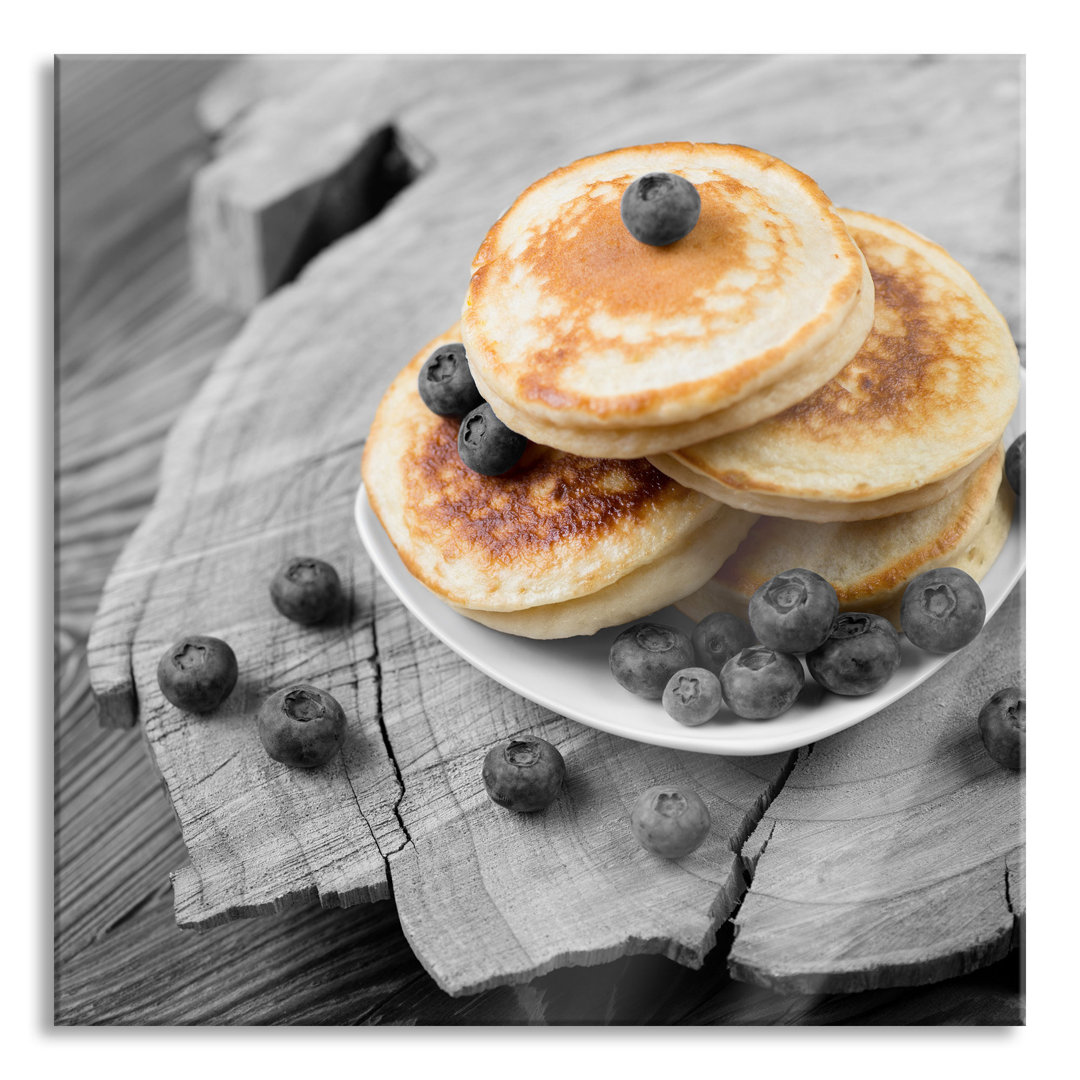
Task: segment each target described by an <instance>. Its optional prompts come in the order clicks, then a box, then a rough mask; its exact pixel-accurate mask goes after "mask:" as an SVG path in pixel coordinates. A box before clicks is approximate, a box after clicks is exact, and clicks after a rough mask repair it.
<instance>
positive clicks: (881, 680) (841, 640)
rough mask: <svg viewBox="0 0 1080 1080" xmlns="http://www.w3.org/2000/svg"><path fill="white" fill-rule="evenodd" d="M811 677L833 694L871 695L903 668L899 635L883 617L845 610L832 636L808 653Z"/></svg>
mask: <svg viewBox="0 0 1080 1080" xmlns="http://www.w3.org/2000/svg"><path fill="white" fill-rule="evenodd" d="M806 666H807V667H808V668H809V669H810V674H811V675H813V676H814V678H815V679H816V680H817V681H818V682H819V683H820V684H821V685H822V686H824V687H825V689H826V690H831V691H832V692H833V693H834V694H845V695H847V696H848V697H859V696H861V695H862V694H872V693H873V692H874V691H875V690H877V689H879V688H880V687H882V686H884V685H885V683H887V682H888V681H889V678H890V677H891V676H892V673H893V672H894V671H895V670H896V669H897V668H898V667H899V666H900V635H899V634H898V633H897V632H896V631H895V630H894V629H893V625H892V623H891V622H889V620H888V619H883V618H882V617H881V616H880V615H864V614H863V613H862V612H855V611H845V612H844V613H843V614H842V615H837V616H836V618H835V619H833V624H832V629H830V630H829V636H828V637H827V638H826V639H825V640H824V641H823V642H822V643H821V644H820V645H819V646H818V647H817V648H816V649H814V650H813V651H812V652H808V653H807V654H806Z"/></svg>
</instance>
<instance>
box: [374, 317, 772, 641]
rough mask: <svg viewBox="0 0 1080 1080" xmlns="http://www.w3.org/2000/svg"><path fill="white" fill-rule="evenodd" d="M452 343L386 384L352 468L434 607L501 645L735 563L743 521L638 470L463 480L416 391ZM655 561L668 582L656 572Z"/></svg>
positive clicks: (613, 616)
mask: <svg viewBox="0 0 1080 1080" xmlns="http://www.w3.org/2000/svg"><path fill="white" fill-rule="evenodd" d="M459 332H460V328H459V327H457V326H455V327H453V328H452V329H451V330H450V331H449V332H448V333H447V334H445V335H443V336H442V337H440V338H437V339H436V340H435V341H432V342H430V343H429V344H428V345H427V346H425V348H424V349H423V350H421V352H420V353H418V354H417V355H416V356H415V357H414V358H413V360H412V362H411V363H410V364H409V365H408V366H407V367H406V368H405V369H404V370H403V371H402V372H401V373H400V374H399V375H398V376H397V378H396V379H395V380H394V381H393V383H392V384H391V386H390V388H389V389H388V390H387V392H386V395H385V396H384V398H383V400H382V402H381V403H380V405H379V408H378V411H377V413H376V417H375V422H374V423H373V425H372V428H371V432H370V434H369V436H368V441H367V445H366V446H365V449H364V458H363V478H364V484H365V487H366V489H367V494H368V498H369V500H370V502H371V505H372V508H373V509H374V511H375V513H376V515H377V516H378V518H379V520H380V521H381V523H382V525H383V528H384V529H385V530H386V532H387V535H388V536H389V537H390V540H391V541H392V542H393V544H394V547H395V548H396V550H397V552H398V554H399V555H400V556H401V559H402V561H403V562H404V564H405V565H406V566H407V567H408V569H409V571H410V572H411V573H412V574H413V576H414V577H415V578H417V580H419V581H420V582H422V583H423V584H424V585H425V586H426V587H427V588H428V589H430V590H431V591H432V592H433V593H435V594H436V595H437V596H439V597H441V598H442V599H443V600H445V601H447V602H449V603H451V604H452V605H454V606H455V607H457V608H458V609H459V610H462V611H463V613H464V614H472V613H474V612H475V613H477V614H478V617H479V615H481V614H482V613H485V612H486V613H500V614H502V615H504V616H507V617H505V618H503V619H501V620H496V621H497V622H498V624H499V625H500V628H501V629H507V630H509V631H510V632H512V633H522V634H526V635H528V636H570V635H572V634H575V633H592V632H593V631H595V630H596V629H598V628H599V626H601V625H614V624H616V623H619V622H623V621H626V620H627V619H630V618H635V617H638V616H640V615H646V614H650V613H651V612H653V611H655V610H657V609H658V608H661V607H664V606H665V605H667V604H669V603H672V602H673V601H675V600H677V599H679V598H681V597H682V596H685V595H686V594H687V593H689V592H692V591H693V590H694V589H696V588H697V587H698V586H699V585H701V584H702V583H703V582H704V581H705V580H707V578H708V577H709V576H710V575H711V574H712V573H714V572H715V571H716V569H717V568H718V567H719V566H720V565H721V563H723V561H724V559H726V558H727V557H728V555H730V554H731V552H733V551H734V550H735V548H736V546H737V545H738V543H739V541H740V540H741V539H742V537H743V536H745V534H746V531H747V529H748V528H749V527H750V525H751V524H752V523H753V520H754V519H753V516H752V515H748V514H744V513H741V512H738V511H731V510H730V509H728V508H726V507H722V506H721V505H720V504H719V503H717V502H715V501H714V500H712V499H709V498H708V497H707V496H704V495H702V494H700V493H699V492H695V491H690V490H689V489H687V488H684V487H682V486H681V485H680V484H678V483H676V482H675V481H673V480H671V479H670V477H667V476H665V475H664V474H663V473H661V472H659V471H658V470H657V469H655V468H654V467H653V466H652V465H650V464H649V463H648V462H647V461H645V460H644V459H637V460H632V461H621V460H606V459H590V458H581V457H576V456H574V455H571V454H567V453H565V452H563V451H559V450H553V449H550V448H547V447H541V446H536V445H532V446H530V448H529V450H528V451H527V452H526V455H525V457H524V458H523V459H522V463H521V464H520V465H519V466H517V467H516V468H515V469H513V470H511V471H510V472H509V473H507V474H505V475H503V476H497V477H487V476H481V475H480V474H479V473H475V472H473V471H472V470H471V469H469V468H468V467H466V466H465V465H464V464H463V463H462V461H461V459H460V457H459V455H458V450H457V434H458V426H459V421H457V420H456V419H452V418H446V417H439V416H436V415H435V414H434V413H432V412H430V411H429V410H428V409H427V407H426V406H425V405H424V403H423V401H422V400H421V398H420V395H419V392H418V390H417V377H418V375H419V371H420V368H421V367H422V366H423V363H424V361H425V360H426V359H427V357H428V356H429V355H430V354H431V352H432V351H433V350H434V349H435V348H436V347H438V346H439V345H441V344H444V343H446V342H449V341H457V340H460V338H459V336H458V335H459ZM665 559H669V560H673V562H672V564H671V565H669V568H668V572H665V573H660V572H656V568H657V567H658V566H659V564H660V563H661V561H662V560H665ZM562 605H573V606H568V607H566V608H563V607H562ZM526 614H529V615H531V616H532V617H531V618H525V617H524V615H526ZM510 615H514V616H516V617H515V618H509V617H508V616H510ZM605 620H610V621H605ZM488 621H491V620H490V619H489V620H488Z"/></svg>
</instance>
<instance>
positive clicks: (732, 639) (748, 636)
mask: <svg viewBox="0 0 1080 1080" xmlns="http://www.w3.org/2000/svg"><path fill="white" fill-rule="evenodd" d="M690 640H691V641H692V642H693V645H694V659H695V660H696V661H697V664H698V667H703V668H706V669H707V670H709V671H711V672H712V673H713V674H714V675H716V676H718V677H719V675H720V672H721V670H722V669H723V666H724V665H725V664H726V663H727V662H728V661H729V660H730V659H731V658H732V657H733V656H734V655H735V654H736V653H737V652H739V650H740V649H745V648H747V647H748V646H750V645H753V644H755V642H754V632H753V630H751V629H750V626H749V624H748V623H746V622H745V621H744V620H743V619H740V618H738V617H737V616H735V615H729V614H728V613H727V612H724V611H716V612H713V614H712V615H706V616H705V618H704V619H702V620H701V622H699V623H698V624H697V626H695V627H694V632H693V633H692V634H691V635H690Z"/></svg>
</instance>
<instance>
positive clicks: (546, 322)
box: [462, 143, 869, 454]
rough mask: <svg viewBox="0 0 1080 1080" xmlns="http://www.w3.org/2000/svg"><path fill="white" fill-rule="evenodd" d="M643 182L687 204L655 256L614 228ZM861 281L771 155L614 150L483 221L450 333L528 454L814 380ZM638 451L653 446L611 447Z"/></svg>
mask: <svg viewBox="0 0 1080 1080" xmlns="http://www.w3.org/2000/svg"><path fill="white" fill-rule="evenodd" d="M652 171H666V172H672V173H677V174H678V175H681V176H683V177H685V178H686V179H688V180H690V181H691V182H692V183H693V184H694V185H695V187H696V188H697V190H698V193H699V195H700V196H701V202H702V207H701V216H700V218H699V220H698V223H697V225H696V226H695V228H694V229H693V230H692V231H691V232H690V233H689V234H688V235H687V236H686V237H684V238H683V239H682V240H679V241H677V242H675V243H673V244H670V245H668V246H666V247H653V246H650V245H648V244H643V243H640V242H639V241H637V240H635V239H634V238H633V236H631V235H630V233H629V231H628V230H627V229H626V227H625V225H624V224H623V222H622V219H621V216H620V200H621V198H622V194H623V192H624V191H625V189H626V187H627V186H629V184H630V183H631V182H632V181H633V180H634V179H635V178H636V177H638V176H640V175H642V174H644V173H647V172H652ZM864 272H865V268H864V263H863V260H862V256H861V254H860V252H859V250H858V248H857V247H856V245H855V244H854V243H853V242H852V240H851V237H850V236H849V235H848V233H847V230H846V229H845V227H844V225H843V222H842V221H841V220H840V218H839V217H838V215H837V214H836V213H835V212H834V210H833V208H832V205H831V203H830V202H829V200H828V199H827V198H826V196H825V195H824V194H823V193H822V191H821V190H820V188H818V187H817V185H816V184H815V183H814V182H813V181H812V180H810V178H809V177H806V176H804V175H803V174H802V173H799V172H797V171H796V170H794V169H792V168H791V167H790V166H788V165H786V164H784V163H783V162H781V161H779V160H778V159H776V158H773V157H770V156H769V155H767V154H763V153H761V152H759V151H756V150H750V149H747V148H745V147H737V146H720V145H712V144H694V143H663V144H657V145H654V146H643V147H629V148H626V149H623V150H616V151H611V152H610V153H607V154H601V155H598V156H596V157H591V158H585V159H583V160H581V161H578V162H575V163H574V164H572V165H570V166H567V167H566V168H563V169H559V170H556V171H555V172H554V173H552V174H551V175H549V176H547V177H545V178H544V179H543V180H540V181H538V182H537V183H536V184H533V185H532V186H531V187H530V188H528V189H527V190H526V191H525V192H524V193H523V194H522V195H521V196H520V197H519V198H518V200H517V201H516V202H515V203H514V204H513V206H512V207H511V208H510V209H509V210H508V211H507V212H506V214H504V215H503V217H502V218H500V220H499V221H498V222H497V223H496V224H495V226H494V227H493V228H492V229H491V231H490V232H489V234H488V236H487V238H486V239H485V241H484V243H483V244H482V246H481V247H480V250H479V251H478V253H477V255H476V258H475V260H474V262H473V274H472V279H471V282H470V286H469V293H468V296H467V298H466V302H465V307H464V311H463V315H462V335H463V341H464V344H465V347H466V350H467V352H468V355H469V360H470V363H471V365H472V367H473V371H474V375H475V376H476V378H477V385H478V386H480V387H481V390H482V391H483V392H485V393H486V394H487V395H488V396H489V400H491V402H492V405H493V407H494V408H496V409H498V407H499V404H500V403H501V405H502V406H503V407H504V411H506V410H507V409H509V410H514V411H516V412H518V413H521V414H524V415H525V416H526V417H528V418H529V419H531V420H532V421H534V422H536V423H537V424H540V425H542V428H541V429H539V430H538V434H539V433H540V431H542V433H543V434H542V437H543V440H544V441H545V442H546V443H548V444H551V445H564V444H563V443H561V442H560V441H559V440H560V439H561V438H562V436H561V432H563V431H567V432H570V436H568V438H570V439H571V440H572V436H573V432H575V431H577V430H586V431H589V432H592V433H594V435H602V433H603V432H604V431H607V430H612V431H619V430H621V431H622V432H623V435H622V437H623V438H625V432H626V430H627V429H635V428H639V429H645V433H644V434H643V435H642V436H641V437H642V438H643V439H644V438H646V437H652V438H654V439H655V438H656V436H657V435H659V434H661V433H662V430H663V429H664V428H667V427H669V426H671V425H683V424H688V423H691V422H693V421H697V420H700V419H701V418H703V417H706V416H708V415H709V414H713V413H716V412H718V411H719V410H724V409H729V408H731V407H732V406H735V405H737V404H739V403H740V402H745V403H746V406H747V408H749V407H750V403H751V402H752V400H753V399H754V398H755V397H756V396H758V395H760V394H761V393H762V392H763V391H764V390H765V389H766V388H768V387H770V386H773V385H775V384H778V380H780V379H781V378H784V377H786V376H792V377H795V376H796V375H798V374H799V373H802V374H803V375H804V376H805V374H806V372H807V371H810V370H813V369H815V368H816V369H817V370H818V372H819V381H818V382H817V385H821V383H822V382H824V381H825V380H826V379H828V378H829V371H835V370H837V369H838V367H839V366H841V363H842V361H843V359H844V357H843V356H837V355H835V353H833V354H830V365H827V367H828V370H822V364H823V361H822V355H823V352H825V351H827V350H828V347H829V345H830V342H832V341H833V339H834V338H835V337H836V335H837V334H838V333H839V331H840V330H841V328H842V327H843V326H844V324H845V322H846V321H847V320H848V318H849V316H850V315H851V314H852V313H853V311H854V310H855V309H856V307H857V306H858V304H859V302H860V298H861V299H862V301H863V304H864V317H865V318H866V319H868V318H869V311H868V297H867V296H866V287H867V282H865V281H864ZM849 329H850V327H849ZM849 336H850V335H849ZM857 344H858V342H857V341H856V342H854V343H853V344H852V345H851V347H850V354H853V352H854V349H855V348H856V347H857ZM850 354H849V355H850ZM805 390H806V388H805V387H804V392H805ZM778 407H780V406H779V405H774V411H775V408H778ZM760 415H768V413H763V414H760ZM758 418H759V415H758V414H754V413H753V412H751V413H750V414H748V415H746V416H745V417H744V422H746V423H752V422H754V421H755V420H756V419H758ZM648 429H652V431H651V433H650V432H649V431H648ZM657 429H659V431H658V430H657ZM709 430H715V429H709ZM670 437H671V433H670V432H667V433H666V437H665V438H664V439H663V440H662V444H663V445H671V444H670ZM592 445H594V446H595V445H597V444H595V443H593V444H592ZM642 445H645V446H646V447H648V446H649V445H653V446H656V445H661V443H657V442H654V443H652V444H649V443H644V444H641V445H638V446H634V447H631V448H629V449H625V448H624V449H623V450H622V451H621V452H622V453H625V454H631V453H639V452H641V446H642ZM618 449H619V448H618V447H617V446H615V445H613V447H612V448H611V450H610V452H611V453H615V452H617V451H618Z"/></svg>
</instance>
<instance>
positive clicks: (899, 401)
mask: <svg viewBox="0 0 1080 1080" xmlns="http://www.w3.org/2000/svg"><path fill="white" fill-rule="evenodd" d="M841 215H842V216H843V219H844V221H845V222H846V224H847V226H848V229H849V230H850V232H851V234H852V236H854V238H855V240H856V241H857V242H858V244H859V246H860V247H861V248H862V250H863V253H864V255H865V256H866V261H867V264H868V265H869V267H870V271H871V273H872V274H873V277H874V288H875V294H876V308H875V314H874V326H873V330H872V331H871V333H870V336H869V337H868V338H867V339H866V342H865V343H864V344H863V346H862V348H861V349H860V350H859V352H858V354H857V355H856V356H855V358H854V359H853V360H852V361H851V362H850V363H849V364H848V365H847V366H846V367H845V368H844V369H843V370H842V371H841V372H840V374H839V375H837V376H836V377H835V378H833V379H832V380H831V381H830V382H828V383H827V384H826V385H825V386H823V387H821V389H819V390H817V391H816V392H814V393H812V394H810V395H809V396H808V397H806V398H805V399H804V400H802V401H800V402H799V403H798V404H796V405H793V406H791V407H789V408H788V409H786V410H785V411H784V412H782V413H780V414H779V415H777V416H774V417H772V418H771V419H769V420H766V421H763V422H762V423H759V424H755V425H754V426H753V427H750V428H746V429H744V430H741V431H736V432H733V433H731V434H728V435H724V436H721V437H720V438H717V439H711V440H708V441H706V442H702V443H699V444H696V445H693V446H688V447H684V448H682V449H680V450H676V451H672V452H671V453H669V454H662V455H656V456H651V460H652V461H653V463H654V464H655V465H657V466H658V467H659V468H661V469H663V470H664V471H665V472H667V473H668V474H669V475H671V476H673V477H675V478H676V479H678V480H679V481H681V482H682V483H684V484H687V485H689V486H693V487H695V488H697V489H699V490H700V491H702V492H704V493H706V494H709V495H711V496H712V497H713V498H716V499H719V500H721V501H723V502H726V503H727V504H728V505H731V506H737V507H740V508H741V509H745V510H751V511H754V512H757V513H764V514H773V515H777V516H784V517H791V518H799V519H803V520H808V521H853V520H864V519H867V518H874V517H882V516H886V515H889V514H895V513H898V512H902V511H907V510H912V509H916V508H918V507H919V506H925V505H928V504H930V503H932V502H934V501H936V500H938V499H940V498H941V497H943V495H945V494H947V493H948V492H949V491H955V490H956V489H957V488H958V487H959V486H960V484H961V483H962V482H963V480H964V479H965V478H966V476H968V475H970V474H971V472H972V471H973V470H974V469H975V468H977V467H978V464H979V463H980V462H981V461H982V460H985V459H986V458H987V457H988V456H989V455H990V454H991V453H992V452H993V449H994V447H995V446H996V445H997V443H998V441H999V440H1000V439H1001V436H1002V433H1003V432H1004V430H1005V425H1006V423H1007V422H1008V420H1009V417H1010V416H1011V415H1012V412H1013V410H1014V409H1015V407H1016V402H1017V398H1018V394H1019V386H1020V368H1019V359H1018V357H1017V354H1016V346H1015V345H1014V343H1013V340H1012V335H1011V333H1010V332H1009V328H1008V325H1007V324H1006V322H1005V320H1004V319H1003V318H1002V316H1001V314H1000V313H999V312H998V311H997V309H996V308H995V307H994V305H993V304H992V303H991V301H990V300H989V299H988V297H987V296H986V294H985V293H984V292H983V291H982V289H981V288H979V286H978V284H977V283H976V282H975V280H974V278H972V277H971V275H970V274H969V273H968V272H967V271H966V270H964V269H963V267H961V266H960V265H959V264H958V263H957V262H955V260H953V259H952V258H951V257H950V256H949V255H948V253H947V252H945V251H944V249H942V248H940V247H938V245H936V244H933V243H931V242H930V241H929V240H927V239H926V238H925V237H922V236H919V235H918V234H917V233H914V232H911V231H910V230H909V229H905V228H904V227H903V226H902V225H897V224H896V223H895V222H891V221H887V220H885V219H884V218H878V217H874V216H873V215H871V214H865V213H858V212H855V211H849V210H844V211H841ZM964 470H967V473H965V472H964Z"/></svg>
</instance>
